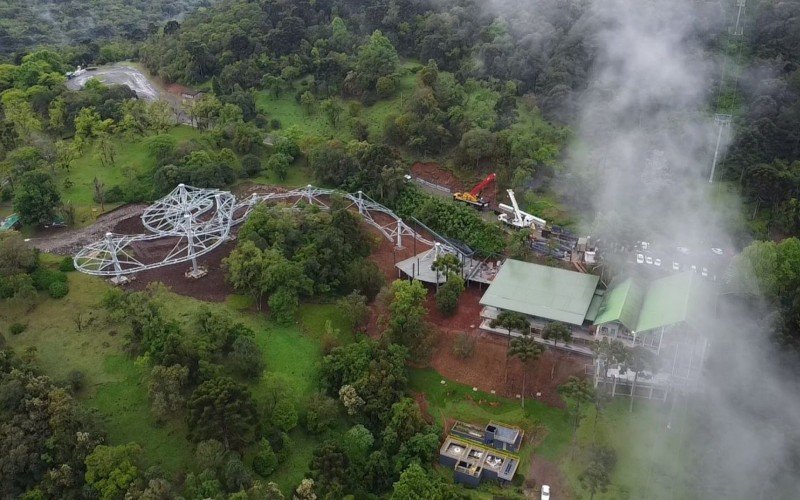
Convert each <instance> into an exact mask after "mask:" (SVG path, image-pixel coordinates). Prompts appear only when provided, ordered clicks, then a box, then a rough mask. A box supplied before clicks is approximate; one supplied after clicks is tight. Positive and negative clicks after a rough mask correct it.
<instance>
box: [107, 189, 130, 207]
mask: <svg viewBox="0 0 800 500" xmlns="http://www.w3.org/2000/svg"><path fill="white" fill-rule="evenodd" d="M124 200H125V192H124V191H123V190H122V187H121V186H112V187H111V188H110V189H108V190H107V191H106V195H105V202H106V203H119V202H121V201H124Z"/></svg>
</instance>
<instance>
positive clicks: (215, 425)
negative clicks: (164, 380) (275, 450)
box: [188, 377, 258, 450]
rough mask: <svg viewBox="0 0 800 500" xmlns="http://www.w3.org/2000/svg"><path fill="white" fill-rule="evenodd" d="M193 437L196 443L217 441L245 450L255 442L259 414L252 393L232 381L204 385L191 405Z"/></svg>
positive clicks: (210, 381)
mask: <svg viewBox="0 0 800 500" xmlns="http://www.w3.org/2000/svg"><path fill="white" fill-rule="evenodd" d="M188 409H189V414H188V423H189V435H190V437H191V438H192V439H193V440H195V441H203V440H206V439H217V440H219V441H220V442H221V443H223V444H224V445H225V448H226V449H234V450H241V449H243V448H244V447H245V446H246V445H248V444H250V443H252V442H253V440H254V439H255V435H256V434H255V431H256V427H257V425H258V412H257V411H256V406H255V402H254V401H253V398H252V396H250V392H249V391H248V390H247V388H245V387H244V386H243V385H241V384H238V383H236V382H235V381H234V380H233V379H231V378H228V377H217V378H212V379H210V380H207V381H205V382H203V383H202V384H200V386H199V387H197V389H195V391H194V392H193V393H192V395H191V397H190V398H189V402H188Z"/></svg>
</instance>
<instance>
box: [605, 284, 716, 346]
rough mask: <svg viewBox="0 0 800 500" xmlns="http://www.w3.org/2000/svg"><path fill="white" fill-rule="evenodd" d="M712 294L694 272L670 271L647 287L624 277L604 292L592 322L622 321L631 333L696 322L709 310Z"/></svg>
mask: <svg viewBox="0 0 800 500" xmlns="http://www.w3.org/2000/svg"><path fill="white" fill-rule="evenodd" d="M710 304H711V293H710V291H709V290H708V288H707V286H706V283H705V282H704V281H703V280H702V279H701V278H700V277H699V276H697V274H696V273H694V272H691V271H687V272H684V273H680V274H672V275H670V276H666V277H664V278H660V279H657V280H655V281H653V282H652V283H650V286H648V287H647V289H646V290H645V289H643V288H642V287H641V286H639V285H638V284H637V283H636V281H635V280H633V279H627V280H625V281H623V282H621V283H619V284H618V285H616V286H614V287H612V288H611V290H609V291H608V292H607V293H606V298H605V301H604V302H603V305H602V306H601V307H600V313H599V314H598V316H597V318H596V319H595V321H594V324H595V325H601V324H604V323H610V322H614V321H616V322H619V323H622V324H623V325H624V326H625V327H626V328H628V329H629V330H631V331H633V332H646V331H648V330H653V329H656V328H660V327H662V326H669V325H674V324H676V323H681V322H695V320H696V319H698V318H700V317H702V314H703V313H704V312H707V311H708V308H709V307H710Z"/></svg>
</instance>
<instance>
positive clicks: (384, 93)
mask: <svg viewBox="0 0 800 500" xmlns="http://www.w3.org/2000/svg"><path fill="white" fill-rule="evenodd" d="M375 90H376V91H377V92H378V95H379V96H380V97H381V98H382V99H386V98H388V97H391V96H392V95H393V94H394V93H395V91H396V90H397V82H396V81H395V79H394V78H392V77H391V76H382V77H380V78H378V82H377V83H376V84H375Z"/></svg>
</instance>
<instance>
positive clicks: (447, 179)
mask: <svg viewBox="0 0 800 500" xmlns="http://www.w3.org/2000/svg"><path fill="white" fill-rule="evenodd" d="M479 167H480V169H479V171H480V172H481V173H475V174H474V175H471V177H470V178H469V179H464V180H461V179H459V178H458V177H456V176H455V175H454V174H453V173H452V172H449V171H447V170H445V169H443V168H442V166H441V165H439V164H438V163H436V162H428V163H422V162H417V163H414V164H413V165H411V172H412V173H413V174H414V176H415V177H419V178H420V179H422V180H425V181H428V182H432V183H433V184H438V185H439V186H444V187H446V188H449V189H450V191H451V192H452V193H457V192H463V191H469V190H471V189H472V188H473V187H475V186H476V185H477V184H478V183H479V182H481V181H482V180H483V179H485V178H486V176H487V175H489V174H490V173H491V172H492V171H493V170H491V166H490V165H480V166H479ZM498 196H499V189H498V187H497V182H492V183H491V184H489V185H488V186H487V187H486V188H485V189H484V190H483V192H482V193H481V198H485V199H486V200H488V201H489V205H490V206H491V207H493V208H494V207H496V206H497V203H498Z"/></svg>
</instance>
